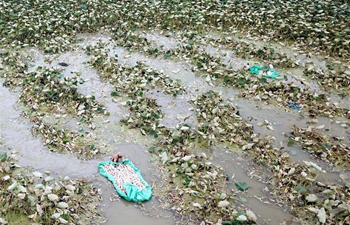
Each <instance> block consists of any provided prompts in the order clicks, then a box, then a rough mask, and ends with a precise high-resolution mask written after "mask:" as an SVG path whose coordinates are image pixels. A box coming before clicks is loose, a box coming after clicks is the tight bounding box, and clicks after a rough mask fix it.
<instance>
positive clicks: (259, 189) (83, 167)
mask: <svg viewBox="0 0 350 225" xmlns="http://www.w3.org/2000/svg"><path fill="white" fill-rule="evenodd" d="M146 36H147V37H148V38H150V39H152V40H154V41H156V42H157V43H158V44H159V45H164V46H165V47H166V48H173V47H176V40H175V39H169V38H167V37H164V36H159V35H155V34H147V35H146ZM79 38H83V39H84V42H82V43H80V44H79V45H77V46H78V47H77V50H76V51H73V52H67V53H64V54H61V55H54V56H52V55H45V54H43V53H42V52H40V51H39V50H36V49H30V50H28V51H27V50H26V51H24V52H23V54H25V55H28V56H31V57H32V59H33V62H32V67H31V68H30V69H32V70H35V68H36V67H37V66H46V67H60V66H59V65H58V63H60V62H66V63H68V67H65V68H62V69H63V72H62V74H63V75H64V76H72V75H74V74H80V77H81V78H83V79H84V80H85V83H83V84H81V85H80V86H79V88H78V91H79V93H81V94H83V95H95V97H96V100H97V101H99V102H101V103H103V104H105V106H106V109H107V111H108V112H109V113H110V114H109V116H107V117H103V116H97V117H96V118H95V119H93V124H94V126H95V128H94V129H91V128H89V127H84V126H86V125H84V124H80V123H79V122H78V121H77V120H76V119H74V118H70V117H69V116H67V117H65V118H57V117H55V115H48V116H47V121H48V122H50V123H59V124H60V125H61V126H62V127H64V128H69V129H72V130H76V131H78V130H80V129H82V128H83V129H85V130H87V131H89V136H90V137H91V138H93V139H95V140H98V141H99V142H100V143H102V145H101V152H103V153H105V156H103V157H100V158H96V159H92V160H88V161H84V160H80V159H77V158H76V156H74V155H71V154H60V153H54V152H50V151H49V150H48V148H47V147H46V146H44V145H43V143H42V141H41V139H40V138H39V137H34V136H33V135H32V134H31V131H30V129H31V126H32V125H31V123H30V122H29V121H27V120H26V119H24V118H21V117H20V113H21V108H22V106H21V105H20V104H19V103H17V101H18V97H19V91H16V90H14V91H9V90H8V89H7V88H5V87H3V86H1V87H0V90H1V95H0V105H1V107H2V110H1V117H0V119H1V121H0V127H1V131H0V137H1V141H2V142H3V143H4V145H6V146H7V147H9V148H11V149H13V150H17V151H18V153H19V154H18V159H19V162H18V164H20V165H22V166H30V167H32V168H33V169H34V170H48V171H51V172H52V173H53V174H55V173H56V174H59V175H62V176H70V177H74V178H81V177H83V178H87V179H89V180H91V181H92V182H93V185H95V186H96V187H97V188H99V189H100V190H101V191H102V198H103V200H102V203H101V208H102V209H103V211H104V213H105V216H106V218H107V221H106V223H105V224H107V225H112V224H116V221H118V224H119V223H120V224H138V223H142V224H169V225H170V224H175V223H176V222H177V221H178V218H174V216H173V215H172V213H170V212H167V211H164V210H162V209H161V208H160V207H159V202H158V201H159V199H157V198H152V199H151V200H150V201H149V202H147V203H145V204H144V207H145V208H146V209H147V210H146V211H147V212H149V214H150V216H146V215H143V213H144V211H142V210H140V209H139V207H137V205H136V204H134V203H129V202H126V201H124V200H122V199H120V198H119V197H118V196H117V195H116V192H115V190H114V188H113V187H112V185H111V183H110V182H109V181H108V180H107V179H105V178H104V177H102V176H100V175H99V173H98V171H97V164H98V162H100V161H107V160H108V159H109V157H110V155H111V154H113V153H114V152H117V151H120V152H121V153H122V154H124V155H125V156H126V157H127V158H130V159H131V160H132V162H133V163H134V164H135V165H136V167H138V168H140V169H141V171H142V175H143V177H144V178H145V180H146V181H148V182H149V183H152V182H158V177H157V176H156V175H155V174H154V171H155V170H156V168H155V167H154V165H153V164H152V162H151V159H150V155H149V153H148V151H147V147H148V146H150V144H151V143H152V139H151V138H147V137H145V136H142V135H141V134H140V133H139V131H135V130H130V129H128V128H126V127H123V126H121V125H120V124H119V121H120V119H122V118H123V116H124V115H125V114H126V113H128V110H126V109H125V108H123V107H122V106H121V104H120V103H121V102H122V99H115V98H113V97H112V96H111V95H110V92H111V90H113V86H112V85H110V84H108V83H107V82H103V81H101V80H100V79H99V76H98V74H97V72H96V71H95V70H94V69H92V68H90V67H89V66H88V65H87V62H88V61H89V56H88V55H86V54H85V53H84V51H83V50H82V49H80V48H79V46H80V47H82V46H86V45H91V44H94V43H96V42H97V41H98V40H99V39H101V40H102V41H108V40H109V38H108V37H106V36H103V35H80V36H79ZM108 48H109V55H110V56H115V55H118V62H119V63H120V64H123V65H127V66H134V65H135V63H136V62H137V61H142V62H144V63H145V64H146V65H148V66H150V67H151V68H152V69H155V70H158V71H161V72H163V73H165V74H167V75H169V76H170V77H171V78H173V79H179V80H181V84H182V85H183V86H185V87H186V89H187V91H188V93H187V94H184V95H182V96H178V97H176V98H173V97H170V96H168V95H165V94H163V93H158V92H157V91H156V90H150V91H149V92H148V93H147V95H148V96H150V97H152V98H155V99H156V101H157V103H158V104H159V105H160V106H161V107H162V111H163V113H164V114H165V117H164V120H163V121H162V123H163V124H164V125H166V126H168V127H174V126H175V125H176V124H177V123H178V122H180V121H183V120H184V119H185V118H186V119H187V120H188V121H189V122H190V123H192V124H194V125H195V124H196V123H197V121H196V118H195V115H194V113H193V111H190V108H191V105H190V104H189V103H188V101H189V100H190V99H192V98H194V97H195V96H196V95H198V94H200V93H204V92H206V91H208V90H211V89H215V90H217V91H220V92H222V93H223V95H224V96H225V98H226V99H232V100H233V101H234V102H235V104H236V106H237V108H238V109H239V110H240V115H241V116H242V117H243V119H245V120H247V121H249V122H250V123H251V124H252V125H254V129H255V132H256V133H259V134H260V135H261V136H266V135H271V136H273V137H274V138H275V141H274V143H273V144H274V145H275V146H276V147H284V148H285V151H286V152H288V153H289V154H290V156H291V159H292V160H294V161H297V162H302V161H303V160H307V161H313V162H316V163H319V164H320V165H321V166H322V167H324V168H325V169H327V164H325V163H321V162H318V161H317V160H316V159H314V158H313V157H312V156H310V155H309V154H308V153H306V152H305V151H303V150H302V149H301V148H300V147H298V146H296V145H295V146H292V147H288V146H287V144H286V143H287V140H288V139H287V138H286V134H288V133H289V132H290V130H291V127H292V125H297V126H300V127H305V126H306V122H307V121H308V120H310V118H306V117H304V116H303V115H302V112H298V111H295V110H292V109H291V110H289V111H288V110H283V109H280V108H278V107H276V106H272V105H266V104H264V103H263V102H258V101H254V100H246V99H241V98H238V97H237V95H236V94H237V90H233V89H232V88H227V87H213V86H211V85H210V84H208V82H207V81H206V80H205V78H204V77H197V76H196V75H195V74H194V73H193V72H191V64H190V63H189V62H185V61H177V60H167V59H160V58H151V57H147V56H145V55H143V54H141V53H133V52H128V51H127V50H125V49H123V48H120V47H116V46H114V45H112V44H111V45H108ZM203 51H207V52H208V53H210V54H214V55H215V54H219V55H221V54H224V55H225V58H224V60H225V63H227V64H228V63H231V64H232V65H231V66H234V67H236V68H239V67H241V65H242V64H243V63H244V61H243V60H241V59H237V58H235V57H234V56H232V55H231V54H230V52H227V51H222V50H218V49H216V48H214V47H207V48H205V49H203ZM220 51H221V52H220ZM321 63H322V62H321ZM287 75H288V76H290V77H293V75H292V74H287ZM293 79H294V80H293ZM291 80H292V82H295V83H298V82H299V81H298V79H295V78H291ZM0 81H1V83H2V82H3V81H2V80H0ZM298 84H299V85H300V83H298ZM318 88H319V87H318V86H317V87H316V86H315V91H317V90H319V89H318ZM342 104H344V103H342ZM265 120H268V122H269V123H270V125H271V126H272V127H273V130H269V129H267V128H266V126H262V127H259V126H258V123H261V122H264V121H265ZM318 125H326V127H327V130H323V132H325V133H328V134H331V135H335V136H344V135H346V132H347V130H346V129H345V128H343V127H341V126H340V125H341V123H336V122H335V121H331V120H330V119H329V118H318V124H317V125H315V126H318ZM345 141H347V142H346V144H349V139H345ZM240 154H241V153H240V150H237V152H231V151H226V149H225V148H220V147H213V148H212V152H211V153H210V155H211V156H212V162H213V163H214V164H216V165H221V166H222V167H223V169H224V170H225V171H226V172H227V174H228V175H229V176H230V177H231V181H230V182H229V183H228V185H229V187H231V188H232V189H233V188H235V187H234V182H235V181H246V182H247V183H248V184H249V186H250V187H251V188H250V189H249V190H248V191H247V192H245V193H240V194H238V198H239V199H240V201H239V202H238V204H240V205H242V206H243V207H244V206H246V207H247V208H250V209H252V211H253V212H254V213H255V214H256V215H257V216H258V223H259V224H271V225H275V224H276V225H279V224H283V223H288V224H293V223H292V222H291V221H292V218H293V217H292V215H291V214H289V213H288V210H287V208H286V207H285V206H281V205H276V204H274V203H273V202H272V201H271V200H270V199H269V198H268V196H266V194H265V193H264V189H265V188H268V187H267V185H266V184H264V183H263V182H262V181H261V180H260V178H259V177H258V176H254V174H255V170H257V168H256V165H255V164H254V163H253V162H251V161H249V159H247V158H246V157H243V156H242V155H240ZM346 173H347V174H348V171H346ZM319 179H320V181H331V182H335V183H341V180H340V178H339V174H338V173H332V172H327V173H326V174H324V175H323V176H320V178H319ZM142 212H143V213H142ZM144 214H145V213H144Z"/></svg>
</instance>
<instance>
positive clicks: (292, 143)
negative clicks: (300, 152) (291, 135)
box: [287, 139, 294, 147]
mask: <svg viewBox="0 0 350 225" xmlns="http://www.w3.org/2000/svg"><path fill="white" fill-rule="evenodd" d="M293 145H294V141H293V140H292V139H289V141H288V143H287V146H288V147H292V146H293Z"/></svg>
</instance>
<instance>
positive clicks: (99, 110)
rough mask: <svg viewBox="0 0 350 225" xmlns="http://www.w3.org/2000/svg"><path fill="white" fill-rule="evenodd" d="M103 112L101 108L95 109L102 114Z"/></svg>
mask: <svg viewBox="0 0 350 225" xmlns="http://www.w3.org/2000/svg"><path fill="white" fill-rule="evenodd" d="M104 111H105V110H104V109H103V108H102V107H97V112H99V113H103V112H104Z"/></svg>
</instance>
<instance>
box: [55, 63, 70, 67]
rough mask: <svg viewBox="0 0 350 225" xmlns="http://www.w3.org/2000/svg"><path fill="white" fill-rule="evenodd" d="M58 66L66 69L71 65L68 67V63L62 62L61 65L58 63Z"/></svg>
mask: <svg viewBox="0 0 350 225" xmlns="http://www.w3.org/2000/svg"><path fill="white" fill-rule="evenodd" d="M58 65H60V66H64V67H67V66H69V65H68V63H65V62H60V63H58Z"/></svg>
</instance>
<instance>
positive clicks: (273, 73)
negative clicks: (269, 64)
mask: <svg viewBox="0 0 350 225" xmlns="http://www.w3.org/2000/svg"><path fill="white" fill-rule="evenodd" d="M263 68H264V67H263V66H252V67H250V69H249V72H250V73H251V74H254V75H259V71H260V70H262V69H263ZM268 72H270V73H269V74H267V73H263V75H262V76H263V77H267V78H272V79H275V78H276V77H278V76H279V73H277V71H276V70H271V69H269V70H268Z"/></svg>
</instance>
